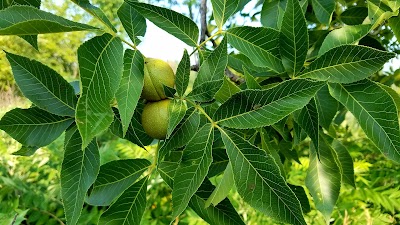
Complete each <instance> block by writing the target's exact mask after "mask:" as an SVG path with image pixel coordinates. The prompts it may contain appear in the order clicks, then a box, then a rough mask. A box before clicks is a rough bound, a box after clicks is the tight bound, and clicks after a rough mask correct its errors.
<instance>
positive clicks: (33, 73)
mask: <svg viewBox="0 0 400 225" xmlns="http://www.w3.org/2000/svg"><path fill="white" fill-rule="evenodd" d="M6 56H7V59H8V61H9V62H10V65H11V68H12V71H13V75H14V79H15V82H16V83H17V85H18V87H19V88H20V90H21V92H22V93H23V94H24V96H25V97H27V98H28V99H29V100H31V101H32V102H33V103H34V104H35V105H36V106H38V107H40V108H41V109H44V110H46V111H48V112H51V113H53V114H56V115H60V116H72V117H73V116H74V115H75V107H76V102H77V98H76V96H75V92H74V89H73V88H72V86H71V85H70V84H69V83H68V82H67V81H66V80H64V78H63V77H62V76H61V75H59V74H58V73H57V72H56V71H54V70H52V69H50V68H49V67H47V66H45V65H43V64H41V63H40V62H38V61H35V60H30V59H28V58H25V57H22V56H18V55H14V54H11V53H7V55H6Z"/></svg>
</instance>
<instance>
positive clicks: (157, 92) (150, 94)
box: [142, 58, 175, 101]
mask: <svg viewBox="0 0 400 225" xmlns="http://www.w3.org/2000/svg"><path fill="white" fill-rule="evenodd" d="M163 85H165V86H168V87H170V88H174V85H175V75H174V71H173V70H172V68H171V66H170V65H169V64H168V63H166V62H165V61H163V60H161V59H153V58H146V59H145V60H144V86H143V91H142V98H144V99H147V100H148V101H160V100H162V99H166V98H167V96H166V95H165V92H164V86H163Z"/></svg>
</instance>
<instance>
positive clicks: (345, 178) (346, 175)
mask: <svg viewBox="0 0 400 225" xmlns="http://www.w3.org/2000/svg"><path fill="white" fill-rule="evenodd" d="M332 149H333V150H334V151H335V153H336V155H337V158H338V162H339V166H340V172H341V174H342V183H347V184H350V185H351V186H353V187H355V186H356V184H355V182H354V166H353V159H352V158H351V155H350V153H349V151H348V150H347V149H346V147H345V146H344V145H343V144H342V143H340V142H339V141H338V140H334V141H333V142H332Z"/></svg>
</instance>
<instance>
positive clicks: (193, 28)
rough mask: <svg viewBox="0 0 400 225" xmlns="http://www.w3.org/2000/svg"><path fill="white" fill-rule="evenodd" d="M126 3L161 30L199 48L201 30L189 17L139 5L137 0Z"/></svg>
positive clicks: (126, 0) (150, 6)
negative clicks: (198, 41)
mask: <svg viewBox="0 0 400 225" xmlns="http://www.w3.org/2000/svg"><path fill="white" fill-rule="evenodd" d="M125 2H126V3H128V4H129V5H130V6H132V7H133V8H134V9H136V10H137V11H138V12H139V13H140V14H142V15H143V16H144V17H146V19H148V20H150V21H151V22H153V23H154V24H155V25H156V26H158V27H159V28H161V29H163V30H165V31H167V32H168V33H170V34H171V35H173V36H175V37H177V38H179V39H180V40H181V41H183V42H185V43H186V44H188V45H190V46H193V47H195V46H197V39H198V38H199V28H198V27H197V25H196V23H195V22H193V21H192V20H191V19H189V18H188V17H186V16H184V15H182V14H180V13H178V12H175V11H173V10H170V9H166V8H162V7H158V6H154V5H149V4H145V3H139V2H137V1H136V0H125Z"/></svg>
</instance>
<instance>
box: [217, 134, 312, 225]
mask: <svg viewBox="0 0 400 225" xmlns="http://www.w3.org/2000/svg"><path fill="white" fill-rule="evenodd" d="M220 131H221V135H222V140H223V142H224V143H225V146H226V151H227V153H228V156H229V160H230V162H231V164H232V169H233V176H234V180H235V184H236V188H237V190H238V192H239V194H240V195H241V196H242V198H243V199H244V200H245V201H246V202H247V203H249V204H250V205H251V206H252V207H253V208H255V209H258V210H260V211H261V212H263V213H265V214H266V215H268V216H270V217H272V218H273V219H276V220H278V221H280V222H284V223H290V224H306V222H305V221H304V218H303V214H302V210H301V206H300V202H299V200H297V198H296V196H295V195H294V193H293V192H292V190H291V189H290V188H289V187H288V185H287V183H286V181H285V179H284V178H283V177H282V175H281V172H280V169H279V167H278V165H277V164H276V162H275V160H274V159H273V158H272V156H271V155H268V154H266V152H265V151H263V150H261V149H259V148H257V147H256V146H254V145H252V144H250V143H249V142H248V141H246V140H244V139H243V138H242V137H241V136H239V135H237V134H235V133H233V132H231V131H228V130H220Z"/></svg>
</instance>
